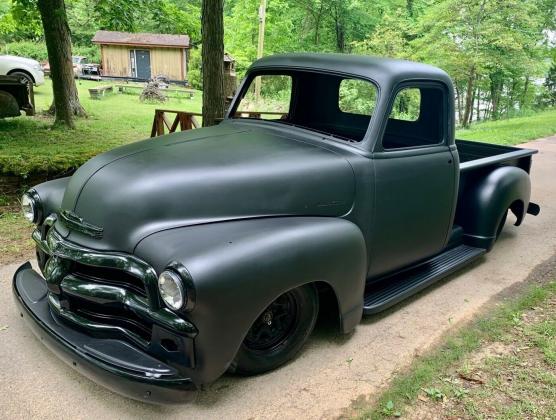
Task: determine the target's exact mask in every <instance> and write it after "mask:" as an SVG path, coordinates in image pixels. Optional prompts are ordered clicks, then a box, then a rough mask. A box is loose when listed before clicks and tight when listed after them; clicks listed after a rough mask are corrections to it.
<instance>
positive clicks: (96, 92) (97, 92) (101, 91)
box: [89, 85, 114, 99]
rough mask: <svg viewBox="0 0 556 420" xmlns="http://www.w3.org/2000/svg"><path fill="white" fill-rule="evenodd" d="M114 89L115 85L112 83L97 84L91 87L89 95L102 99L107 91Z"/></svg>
mask: <svg viewBox="0 0 556 420" xmlns="http://www.w3.org/2000/svg"><path fill="white" fill-rule="evenodd" d="M113 91H114V86H112V85H105V86H95V87H93V88H89V95H91V99H101V98H103V97H104V96H105V95H106V93H112V92H113Z"/></svg>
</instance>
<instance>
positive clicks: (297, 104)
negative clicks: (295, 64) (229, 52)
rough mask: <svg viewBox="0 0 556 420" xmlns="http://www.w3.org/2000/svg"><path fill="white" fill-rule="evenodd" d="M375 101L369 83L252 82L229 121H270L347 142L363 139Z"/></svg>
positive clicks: (261, 77) (298, 78)
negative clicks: (235, 119) (239, 119)
mask: <svg viewBox="0 0 556 420" xmlns="http://www.w3.org/2000/svg"><path fill="white" fill-rule="evenodd" d="M376 101H377V87H376V85H375V84H373V83H372V82H370V81H368V80H363V79H358V78H351V77H346V76H340V75H335V74H328V73H317V72H310V71H293V72H292V71H288V72H284V73H280V72H272V73H269V74H258V75H255V76H252V77H250V78H249V79H248V80H247V82H246V84H245V85H244V88H243V90H242V92H241V94H240V99H239V100H238V101H237V102H236V104H235V105H234V110H233V111H232V112H231V113H230V116H231V118H249V119H257V120H272V121H274V122H277V123H284V124H290V125H294V126H298V127H301V128H306V129H309V130H313V131H316V132H319V133H324V134H327V135H330V136H333V137H336V138H339V139H342V140H345V141H349V142H359V141H361V140H362V139H363V137H364V136H365V133H366V132H367V128H368V126H369V124H370V122H371V118H372V115H373V112H374V110H375V107H376Z"/></svg>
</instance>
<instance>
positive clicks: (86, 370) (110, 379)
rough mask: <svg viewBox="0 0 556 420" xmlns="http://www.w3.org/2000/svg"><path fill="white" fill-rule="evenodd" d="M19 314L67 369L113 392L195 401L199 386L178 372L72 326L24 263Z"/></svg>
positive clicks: (16, 287)
mask: <svg viewBox="0 0 556 420" xmlns="http://www.w3.org/2000/svg"><path fill="white" fill-rule="evenodd" d="M13 294H14V298H15V302H16V304H17V306H18V309H19V312H20V315H21V317H22V318H24V319H25V321H27V323H28V325H29V326H30V327H31V329H32V331H33V333H34V334H35V335H36V336H37V338H38V339H39V340H41V342H43V343H44V344H45V345H46V346H47V347H48V348H50V349H51V350H52V351H53V352H54V353H55V354H56V355H57V356H58V357H60V358H61V359H62V360H64V361H65V362H66V363H67V364H69V365H70V366H72V367H73V368H75V369H76V370H78V371H79V372H81V373H82V374H84V375H85V376H87V377H89V378H90V379H92V380H94V381H95V382H97V383H99V384H101V385H103V386H105V387H107V388H109V389H111V390H112V391H114V392H117V393H119V394H122V395H124V396H127V397H129V398H133V399H136V400H140V401H145V402H150V403H159V404H168V403H183V402H187V401H190V400H191V399H193V398H194V396H195V394H196V393H195V391H196V390H197V388H196V386H195V385H194V384H193V382H192V381H191V379H189V378H187V377H183V376H182V375H180V374H179V372H178V370H177V369H176V368H175V367H173V366H171V365H169V364H166V363H163V362H161V361H160V360H158V359H156V358H154V357H152V356H151V355H149V354H147V353H146V352H144V351H142V350H141V349H139V348H137V347H135V346H133V345H131V344H129V343H128V342H126V341H123V340H119V339H113V338H98V337H93V336H91V335H89V334H87V333H83V332H81V331H80V330H78V329H74V328H71V327H69V326H67V325H66V324H65V323H64V322H63V319H61V318H60V317H59V316H58V315H56V314H55V313H54V312H53V311H51V309H50V305H49V303H48V295H49V291H48V288H47V285H46V282H45V280H44V279H43V278H42V277H41V276H40V275H39V274H38V273H37V272H36V271H34V270H33V269H32V268H31V264H29V263H25V264H23V265H22V266H21V267H19V269H18V270H17V271H16V273H15V274H14V277H13Z"/></svg>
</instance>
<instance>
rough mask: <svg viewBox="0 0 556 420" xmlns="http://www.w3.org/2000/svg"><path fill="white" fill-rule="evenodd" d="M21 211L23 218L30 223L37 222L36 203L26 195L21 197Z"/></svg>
mask: <svg viewBox="0 0 556 420" xmlns="http://www.w3.org/2000/svg"><path fill="white" fill-rule="evenodd" d="M21 210H22V211H23V216H24V217H25V218H26V219H27V220H29V221H30V222H35V221H36V220H37V216H38V215H37V203H36V202H35V200H34V199H33V197H31V195H30V194H28V193H25V194H23V197H21Z"/></svg>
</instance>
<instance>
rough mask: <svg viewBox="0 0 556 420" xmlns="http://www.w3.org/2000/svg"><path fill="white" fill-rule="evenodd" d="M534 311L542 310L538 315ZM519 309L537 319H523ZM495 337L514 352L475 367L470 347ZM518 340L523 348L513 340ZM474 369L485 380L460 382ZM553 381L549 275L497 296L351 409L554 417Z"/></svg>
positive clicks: (368, 413) (378, 414)
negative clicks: (495, 304)
mask: <svg viewBox="0 0 556 420" xmlns="http://www.w3.org/2000/svg"><path fill="white" fill-rule="evenodd" d="M539 307H540V308H539ZM535 310H536V311H535ZM531 313H532V314H533V315H531ZM537 313H539V314H542V315H541V316H540V318H538V317H539V315H537ZM526 316H529V317H537V318H538V319H533V320H532V321H530V322H525V321H524V319H525V320H526V319H527V318H525V317H526ZM497 342H501V343H505V344H506V345H508V346H510V345H511V346H510V347H511V348H513V349H516V350H515V354H514V353H509V354H507V355H505V356H504V357H500V358H494V359H489V358H487V360H486V362H482V363H479V364H478V365H477V366H471V365H470V364H469V363H470V362H469V360H470V358H471V356H472V355H473V354H477V352H478V351H479V350H480V349H481V348H484V347H485V346H487V345H489V344H492V343H497ZM524 345H526V346H527V351H524V350H525V349H524V348H521V347H520V346H524ZM520 351H522V353H521V354H520V353H519V352H520ZM535 360H536V362H535ZM477 369H478V371H479V372H481V377H484V378H486V379H485V380H484V385H480V386H479V385H477V386H474V385H475V384H474V383H473V382H469V383H466V384H465V385H466V386H464V384H463V383H462V382H464V381H462V380H461V379H459V378H458V372H461V373H463V374H464V375H466V376H472V375H474V374H475V373H476V372H477ZM504 375H505V376H504ZM510 376H511V379H510V380H508V379H507V378H508V377H510ZM502 382H504V383H502ZM470 384H471V385H470ZM554 385H556V282H551V283H548V284H545V285H541V286H532V287H531V288H530V289H528V290H527V291H526V292H525V293H524V294H523V295H521V296H520V297H518V298H515V299H513V300H510V301H508V302H505V303H503V304H502V305H501V306H500V307H499V308H497V309H496V310H495V311H494V312H493V313H491V314H490V315H489V316H487V317H484V318H481V319H479V320H477V321H475V322H474V323H472V324H471V325H469V326H466V327H463V328H462V329H461V330H459V331H458V332H457V333H455V334H454V335H451V336H449V337H448V338H447V339H446V341H445V343H444V344H442V345H441V346H439V347H437V348H436V349H435V350H433V351H432V352H430V353H429V354H428V355H426V356H424V357H422V358H420V359H418V360H417V361H416V362H414V364H413V365H412V367H411V368H410V369H409V371H407V372H406V373H404V374H401V375H399V376H397V377H396V378H395V379H394V380H393V381H392V384H391V385H390V387H389V388H388V389H387V390H386V391H385V392H384V393H383V394H382V395H381V396H380V397H379V399H378V401H377V402H376V403H374V404H373V405H372V406H365V405H363V406H354V407H353V408H354V410H355V413H356V417H358V418H365V419H367V418H369V419H381V418H390V417H393V416H395V417H398V416H401V415H404V414H408V413H409V417H410V418H423V417H428V416H429V414H430V413H435V415H437V417H438V418H442V417H446V418H456V417H458V418H460V417H465V418H468V417H469V418H483V417H485V416H487V417H493V416H494V417H502V418H512V417H519V418H523V416H530V415H531V410H533V411H535V410H536V411H537V414H538V415H540V414H542V415H541V416H540V417H541V418H554V417H553V416H556V395H555V394H556V388H555V387H554ZM509 392H512V393H513V394H512V395H510V397H511V398H513V402H512V403H511V404H503V403H502V404H500V403H499V402H500V401H501V400H502V401H503V400H504V398H506V397H507V395H506V394H507V393H509ZM551 398H552V400H551ZM422 400H424V401H425V403H423V402H422ZM546 401H548V402H549V403H547V402H546ZM419 410H421V412H419ZM415 411H417V414H415Z"/></svg>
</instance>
